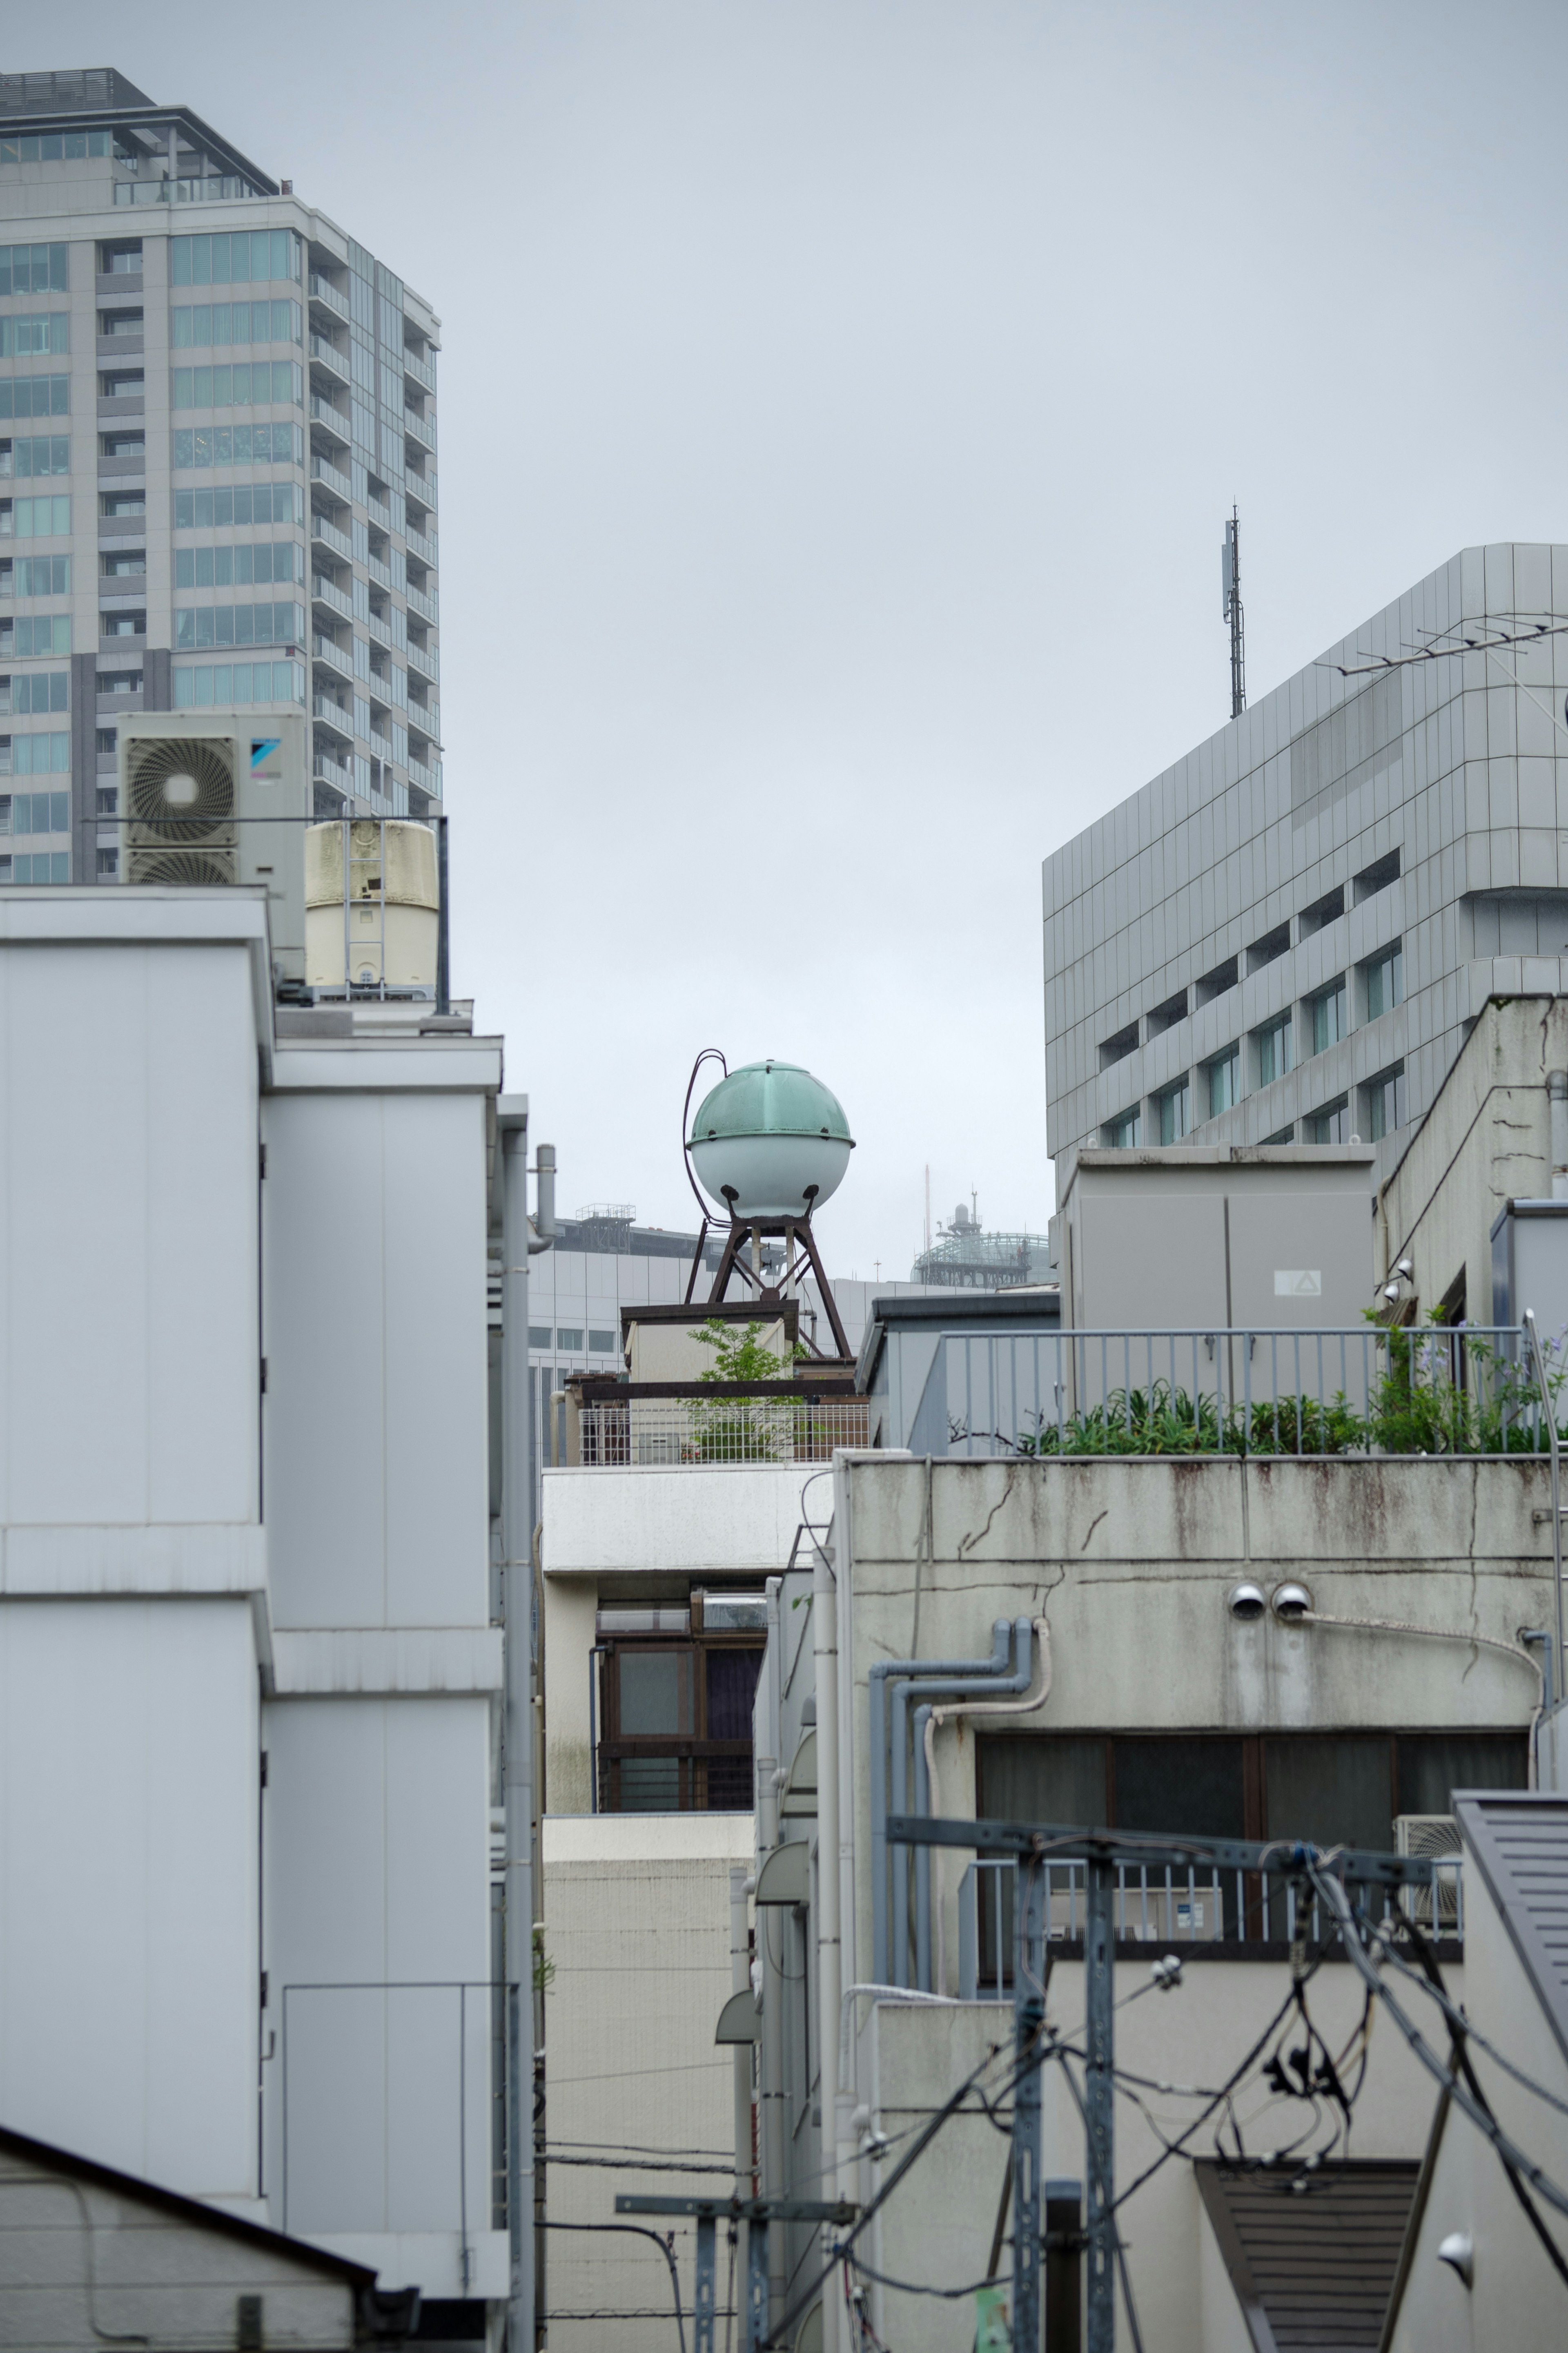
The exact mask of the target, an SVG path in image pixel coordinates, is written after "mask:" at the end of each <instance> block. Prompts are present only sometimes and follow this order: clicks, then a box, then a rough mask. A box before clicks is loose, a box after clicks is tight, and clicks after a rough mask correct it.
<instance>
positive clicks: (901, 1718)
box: [888, 1618, 1029, 1985]
mask: <svg viewBox="0 0 1568 2353" xmlns="http://www.w3.org/2000/svg"><path fill="white" fill-rule="evenodd" d="M1018 1627H1019V1629H1021V1632H1019V1633H1018V1634H1017V1641H1018V1647H1019V1651H1020V1657H1019V1660H1018V1662H1017V1664H1016V1666H1015V1667H1014V1669H1013V1671H1012V1672H1011V1673H1009V1672H1008V1657H1009V1653H1010V1651H1011V1650H1012V1647H1013V1642H1014V1638H1015V1629H1014V1628H1013V1627H1011V1626H1009V1624H1008V1622H1007V1620H1006V1619H1005V1618H998V1619H997V1620H996V1623H995V1625H994V1627H993V1628H992V1633H993V1636H994V1640H995V1644H996V1647H995V1650H994V1651H993V1653H992V1656H991V1657H990V1658H989V1659H983V1660H981V1661H979V1662H977V1663H978V1673H976V1671H975V1668H974V1667H973V1666H969V1667H967V1668H966V1669H964V1670H961V1672H959V1673H958V1674H956V1675H954V1674H952V1673H944V1672H938V1673H936V1674H931V1673H930V1672H924V1673H921V1674H920V1675H919V1676H911V1677H910V1679H909V1681H907V1682H900V1683H895V1684H894V1686H893V1704H892V1711H891V1717H892V1724H891V1732H892V1738H891V1748H892V1768H893V1769H892V1782H891V1797H890V1801H889V1808H888V1810H889V1813H893V1814H903V1813H907V1812H908V1811H909V1733H908V1725H909V1711H910V1703H911V1702H915V1703H918V1702H920V1701H921V1700H927V1699H933V1700H934V1699H972V1698H976V1697H978V1696H979V1695H980V1694H982V1693H985V1692H993V1693H995V1694H998V1695H1000V1694H1003V1693H1005V1692H1021V1691H1025V1690H1026V1689H1027V1687H1028V1682H1029V1621H1028V1620H1027V1619H1026V1618H1021V1619H1020V1620H1018ZM930 1892H931V1849H930V1848H929V1847H924V1846H921V1847H917V1848H916V1849H915V1901H916V1915H915V1916H916V1921H917V1924H918V1923H919V1921H920V1920H921V1918H923V1917H925V1916H926V1915H928V1914H929V1910H930V1903H929V1898H930ZM909 1906H910V1882H909V1873H908V1872H907V1871H906V1869H905V1868H904V1865H903V1861H902V1858H901V1857H900V1862H899V1863H898V1864H897V1865H896V1866H895V1869H894V1872H893V1922H892V1926H893V1934H892V1955H891V1959H892V1972H891V1974H892V1980H893V1983H894V1984H895V1985H908V1984H909V1983H910V1916H909ZM917 1966H918V1961H917ZM925 1967H926V1974H927V1975H928V1977H929V1975H930V1973H931V1955H930V1951H929V1947H928V1950H927V1953H926V1961H925Z"/></svg>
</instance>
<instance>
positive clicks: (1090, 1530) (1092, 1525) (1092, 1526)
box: [1064, 1505, 1110, 1574]
mask: <svg viewBox="0 0 1568 2353" xmlns="http://www.w3.org/2000/svg"><path fill="white" fill-rule="evenodd" d="M1109 1514H1110V1506H1109V1505H1107V1507H1106V1510H1105V1511H1103V1512H1096V1514H1095V1515H1094V1517H1093V1519H1092V1520H1090V1522H1089V1525H1088V1527H1087V1528H1086V1529H1085V1530H1084V1536H1083V1542H1082V1544H1080V1545H1079V1552H1087V1551H1088V1550H1089V1537H1090V1536H1091V1535H1093V1534H1094V1532H1095V1530H1096V1528H1097V1527H1098V1526H1099V1525H1100V1522H1101V1520H1103V1519H1105V1518H1107V1517H1108V1516H1109ZM1064 1574H1065V1571H1064Z"/></svg>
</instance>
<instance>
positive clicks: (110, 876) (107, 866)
mask: <svg viewBox="0 0 1568 2353" xmlns="http://www.w3.org/2000/svg"><path fill="white" fill-rule="evenodd" d="M98 872H99V875H100V879H101V880H102V881H106V882H112V881H114V880H115V878H116V876H117V875H118V874H119V872H120V852H119V850H118V849H100V851H99V852H98Z"/></svg>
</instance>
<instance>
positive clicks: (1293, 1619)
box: [1227, 1583, 1312, 1626]
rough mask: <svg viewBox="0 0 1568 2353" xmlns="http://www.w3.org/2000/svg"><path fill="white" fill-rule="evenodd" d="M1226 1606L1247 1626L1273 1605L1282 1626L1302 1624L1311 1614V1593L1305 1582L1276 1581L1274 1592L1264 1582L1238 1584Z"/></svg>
mask: <svg viewBox="0 0 1568 2353" xmlns="http://www.w3.org/2000/svg"><path fill="white" fill-rule="evenodd" d="M1227 1606H1228V1608H1229V1610H1230V1614H1231V1616H1232V1617H1233V1618H1237V1619H1239V1620H1240V1621H1241V1623H1242V1624H1243V1625H1244V1626H1250V1625H1254V1624H1256V1623H1257V1621H1258V1619H1259V1618H1266V1617H1267V1616H1268V1612H1269V1611H1270V1610H1271V1609H1272V1611H1273V1612H1274V1615H1275V1616H1276V1618H1278V1619H1279V1623H1280V1624H1281V1625H1282V1626H1300V1624H1301V1623H1302V1621H1303V1620H1305V1619H1308V1618H1310V1616H1311V1615H1312V1597H1311V1595H1310V1593H1309V1592H1308V1590H1307V1588H1306V1587H1305V1586H1304V1585H1294V1584H1290V1585H1277V1586H1276V1587H1275V1588H1274V1590H1273V1592H1272V1593H1265V1592H1264V1590H1263V1588H1262V1587H1261V1585H1253V1584H1250V1583H1247V1584H1244V1585H1236V1586H1233V1587H1232V1588H1231V1592H1230V1600H1229V1603H1228V1605H1227Z"/></svg>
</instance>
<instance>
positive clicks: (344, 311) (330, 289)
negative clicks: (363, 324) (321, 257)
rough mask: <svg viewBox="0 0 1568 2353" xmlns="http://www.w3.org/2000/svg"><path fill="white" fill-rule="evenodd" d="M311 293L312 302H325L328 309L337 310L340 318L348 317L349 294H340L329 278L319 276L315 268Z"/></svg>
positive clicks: (311, 275) (311, 280)
mask: <svg viewBox="0 0 1568 2353" xmlns="http://www.w3.org/2000/svg"><path fill="white" fill-rule="evenodd" d="M310 300H311V301H312V302H324V303H325V304H326V307H327V309H328V310H329V311H336V312H337V315H338V317H339V318H340V319H346V318H347V317H348V315H349V298H348V296H347V295H346V294H340V293H339V292H338V290H337V288H336V287H335V286H334V285H332V284H331V281H330V280H327V279H325V278H321V277H318V276H317V274H316V272H315V271H314V270H313V269H312V270H311V272H310Z"/></svg>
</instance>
